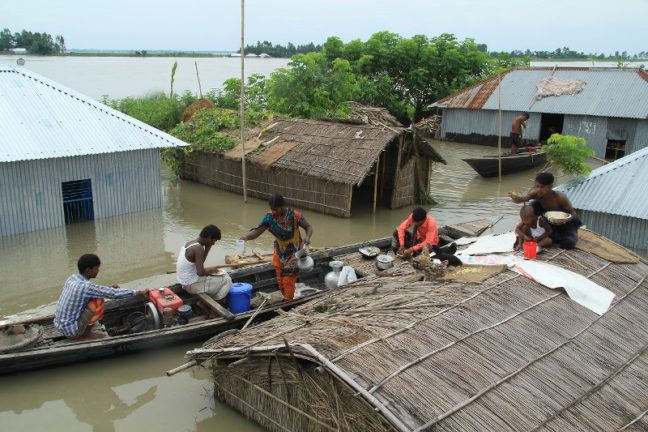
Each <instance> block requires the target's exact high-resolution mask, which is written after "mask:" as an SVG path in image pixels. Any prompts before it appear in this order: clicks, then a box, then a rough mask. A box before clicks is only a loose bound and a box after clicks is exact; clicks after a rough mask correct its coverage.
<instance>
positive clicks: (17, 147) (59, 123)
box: [0, 67, 188, 162]
mask: <svg viewBox="0 0 648 432" xmlns="http://www.w3.org/2000/svg"><path fill="white" fill-rule="evenodd" d="M0 118H2V128H1V129H0V162H15V161H20V160H33V159H48V158H57V157H69V156H81V155H90V154H101V153H113V152H123V151H129V150H142V149H151V148H163V147H182V146H186V145H188V144H187V143H185V142H183V141H180V140H178V139H177V138H174V137H172V136H171V135H169V134H167V133H164V132H162V131H160V130H157V129H155V128H153V127H151V126H149V125H147V124H145V123H142V122H140V121H139V120H136V119H134V118H132V117H130V116H128V115H126V114H123V113H120V112H119V111H116V110H114V109H112V108H110V107H108V106H106V105H104V104H102V103H101V102H98V101H96V100H93V99H91V98H89V97H87V96H84V95H82V94H80V93H78V92H76V91H74V90H71V89H69V88H67V87H65V86H63V85H61V84H58V83H55V82H53V81H50V80H48V79H47V78H44V77H42V76H40V75H38V74H36V73H34V72H31V71H27V70H25V69H22V68H2V67H0Z"/></svg>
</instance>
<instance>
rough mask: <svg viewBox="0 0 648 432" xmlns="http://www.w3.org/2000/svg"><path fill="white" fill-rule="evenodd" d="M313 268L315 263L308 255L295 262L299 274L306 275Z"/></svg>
mask: <svg viewBox="0 0 648 432" xmlns="http://www.w3.org/2000/svg"><path fill="white" fill-rule="evenodd" d="M313 267H315V261H313V258H312V257H311V256H309V255H306V256H303V257H301V258H299V259H298V260H297V268H298V269H299V271H301V272H304V273H308V272H309V271H311V270H313Z"/></svg>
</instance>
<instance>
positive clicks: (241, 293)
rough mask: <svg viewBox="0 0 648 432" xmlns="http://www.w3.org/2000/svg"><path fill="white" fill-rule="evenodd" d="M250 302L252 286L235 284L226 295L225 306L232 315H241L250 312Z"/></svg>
mask: <svg viewBox="0 0 648 432" xmlns="http://www.w3.org/2000/svg"><path fill="white" fill-rule="evenodd" d="M250 300H252V285H250V284H248V283H235V284H232V288H231V289H230V291H229V293H228V294H227V306H228V309H229V310H230V312H232V313H235V314H236V313H243V312H247V311H249V310H250Z"/></svg>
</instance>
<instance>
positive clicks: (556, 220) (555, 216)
mask: <svg viewBox="0 0 648 432" xmlns="http://www.w3.org/2000/svg"><path fill="white" fill-rule="evenodd" d="M544 217H545V218H547V220H548V221H549V222H550V223H552V224H563V223H565V222H569V220H570V219H571V217H572V215H571V214H569V213H565V212H562V211H548V212H545V214H544Z"/></svg>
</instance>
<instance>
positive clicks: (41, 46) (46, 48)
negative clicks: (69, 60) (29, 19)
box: [0, 28, 65, 55]
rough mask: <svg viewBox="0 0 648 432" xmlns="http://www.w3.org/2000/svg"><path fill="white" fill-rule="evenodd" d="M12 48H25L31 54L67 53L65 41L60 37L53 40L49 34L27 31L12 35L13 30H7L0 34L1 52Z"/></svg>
mask: <svg viewBox="0 0 648 432" xmlns="http://www.w3.org/2000/svg"><path fill="white" fill-rule="evenodd" d="M11 48H25V49H26V50H27V52H28V53H30V54H40V55H47V54H58V53H61V52H64V51H65V40H64V39H63V36H60V35H59V36H56V37H55V38H52V35H50V34H48V33H32V32H30V31H27V30H23V31H22V32H20V33H14V34H13V35H12V34H11V30H9V29H7V28H6V29H4V30H2V33H0V51H6V50H8V49H11Z"/></svg>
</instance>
